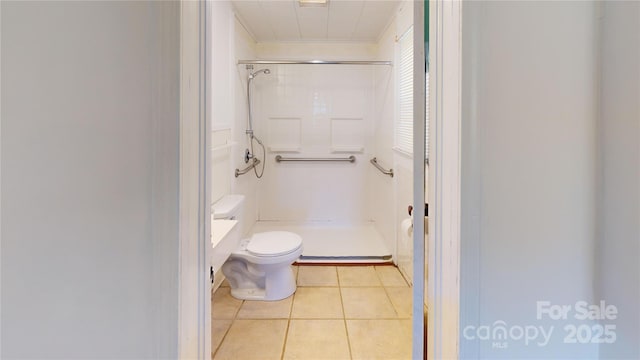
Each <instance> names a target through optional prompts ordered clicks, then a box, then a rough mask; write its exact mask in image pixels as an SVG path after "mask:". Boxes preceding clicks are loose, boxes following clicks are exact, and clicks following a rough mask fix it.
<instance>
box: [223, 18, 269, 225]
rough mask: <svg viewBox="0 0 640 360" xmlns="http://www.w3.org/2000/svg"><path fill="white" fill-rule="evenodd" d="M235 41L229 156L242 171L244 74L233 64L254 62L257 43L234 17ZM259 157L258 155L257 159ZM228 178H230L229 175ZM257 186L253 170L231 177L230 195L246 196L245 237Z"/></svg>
mask: <svg viewBox="0 0 640 360" xmlns="http://www.w3.org/2000/svg"><path fill="white" fill-rule="evenodd" d="M233 26H234V42H233V48H232V51H231V52H230V53H231V54H233V56H234V58H233V63H232V66H233V71H232V76H233V78H232V87H231V91H233V94H234V100H233V106H234V109H235V111H234V114H233V132H232V134H233V141H234V142H235V143H236V144H235V145H234V146H233V151H232V153H231V164H232V168H233V169H243V168H245V167H246V166H247V164H245V162H244V150H245V149H246V148H248V146H249V141H248V139H249V138H248V136H247V135H246V134H245V130H246V128H247V75H248V72H247V70H246V69H245V66H244V65H236V64H237V61H238V60H246V59H254V58H255V57H256V50H255V47H256V43H255V41H254V40H253V38H251V35H249V33H248V32H247V31H246V30H245V28H244V27H243V26H242V25H241V24H240V22H239V21H238V20H237V19H235V18H234V20H233ZM259 157H260V158H261V157H262V156H261V155H260V156H259ZM229 176H233V173H231V174H230V175H229ZM258 183H259V180H258V179H256V176H255V174H254V173H253V171H251V172H250V173H247V174H245V175H242V176H240V177H238V178H233V180H232V183H231V192H232V193H234V194H243V195H245V203H244V214H243V219H244V221H243V222H242V229H241V230H242V233H243V234H246V233H248V232H249V230H251V228H252V227H253V225H254V224H255V222H256V220H257V219H258Z"/></svg>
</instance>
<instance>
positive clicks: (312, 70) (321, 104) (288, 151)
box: [238, 61, 395, 263]
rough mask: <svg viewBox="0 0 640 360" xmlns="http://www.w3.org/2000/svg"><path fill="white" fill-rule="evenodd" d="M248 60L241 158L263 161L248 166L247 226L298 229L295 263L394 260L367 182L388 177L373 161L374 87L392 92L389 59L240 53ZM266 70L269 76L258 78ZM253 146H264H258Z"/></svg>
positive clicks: (376, 111) (379, 111) (392, 244)
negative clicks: (252, 191)
mask: <svg viewBox="0 0 640 360" xmlns="http://www.w3.org/2000/svg"><path fill="white" fill-rule="evenodd" d="M248 63H249V64H248ZM246 64H248V65H246ZM245 65H246V67H247V69H246V71H247V92H246V94H247V114H248V116H247V117H248V119H247V128H246V130H245V132H246V135H247V137H248V140H247V150H246V152H245V162H247V163H249V162H251V161H255V160H259V161H261V162H262V167H260V166H256V165H254V166H253V169H254V171H255V174H256V175H260V177H261V179H260V180H258V184H257V187H258V191H257V197H258V199H257V204H258V205H257V206H258V215H257V222H256V223H255V225H254V227H253V231H254V232H261V231H271V230H286V231H292V232H295V233H297V234H299V235H301V236H302V238H303V239H304V252H303V254H302V257H301V260H300V261H301V262H323V263H326V262H338V263H339V262H356V263H357V262H365V263H389V262H392V254H393V251H394V250H395V239H393V238H385V237H384V236H383V234H382V233H381V231H379V229H378V227H377V226H376V222H375V219H374V218H375V216H374V215H375V214H374V210H373V209H375V208H376V206H377V204H376V196H377V194H375V193H374V192H375V191H374V188H373V186H372V182H373V181H375V178H378V177H384V178H385V179H389V177H388V176H386V175H385V174H384V173H381V172H380V171H379V170H378V167H380V165H379V164H378V163H377V162H376V163H375V164H373V163H372V162H370V160H371V159H372V158H374V157H375V156H376V154H375V149H376V146H379V144H376V137H375V135H376V123H377V122H379V121H381V119H378V117H379V114H382V113H384V112H385V111H384V109H382V108H381V107H383V106H388V105H387V104H377V103H376V101H375V100H376V97H379V95H378V96H377V94H376V92H377V91H378V92H381V91H384V92H390V93H393V81H390V76H391V67H390V66H389V65H390V62H385V61H370V62H369V61H331V62H318V61H274V62H269V61H240V62H239V65H238V66H239V67H240V66H245ZM253 66H256V67H260V69H258V70H254V68H253ZM265 66H268V68H267V67H265ZM263 73H264V74H269V75H268V76H260V77H258V75H262V74H263ZM381 80H384V81H381ZM380 84H382V85H380ZM391 106H392V105H391ZM387 120H388V121H391V119H387ZM254 145H260V146H261V147H262V151H259V152H258V153H257V154H256V153H255V152H254V150H255V149H256V148H257V146H254ZM250 165H251V164H250ZM375 165H378V167H376V166H375ZM265 167H266V170H265ZM247 176H250V175H247Z"/></svg>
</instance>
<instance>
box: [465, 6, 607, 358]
mask: <svg viewBox="0 0 640 360" xmlns="http://www.w3.org/2000/svg"><path fill="white" fill-rule="evenodd" d="M596 15H597V13H596V3H591V2H560V3H554V2H471V3H465V4H464V6H463V14H462V19H463V25H462V31H463V32H462V39H463V48H462V58H463V62H462V74H463V84H462V88H463V103H462V110H463V118H462V121H463V123H462V128H463V137H462V144H463V145H462V159H463V162H462V226H463V227H462V239H461V241H462V243H461V251H462V254H461V256H462V257H461V264H462V266H463V268H462V274H461V282H462V283H461V308H462V313H461V318H460V330H461V333H460V337H461V339H460V349H461V358H467V357H470V356H474V357H475V356H478V357H480V358H509V359H515V358H568V357H571V358H581V359H586V358H594V357H597V351H598V350H597V345H590V344H585V345H582V344H581V345H575V344H564V343H563V340H564V336H565V335H566V332H565V330H563V326H564V325H567V324H575V325H581V324H587V325H591V324H590V323H589V322H585V321H577V320H575V319H574V318H572V317H570V318H568V319H567V320H557V321H553V320H549V319H548V318H547V317H544V318H543V319H541V320H538V319H537V318H536V302H537V301H542V300H546V301H550V302H551V303H552V304H557V305H573V304H575V303H576V301H580V300H584V301H587V302H589V303H593V302H594V300H596V299H595V296H594V290H595V289H594V285H593V278H594V272H595V268H594V259H595V253H594V249H595V243H596V239H595V226H596V220H597V219H596V183H595V174H596V161H595V159H596V119H597V116H598V107H597V102H598V91H597V80H598V67H597V66H598V63H597V50H598V46H597V37H598V36H597V26H596ZM499 320H502V321H505V322H506V324H507V327H511V326H514V325H519V326H527V325H533V326H544V327H545V328H548V327H549V326H554V327H555V332H554V334H553V336H552V337H551V341H550V342H549V344H547V345H546V346H537V345H535V344H529V345H528V346H526V345H524V341H522V340H520V341H516V340H510V341H508V345H507V346H508V347H507V348H506V349H500V348H497V347H494V346H493V342H492V341H490V340H488V341H473V340H468V339H466V338H465V337H464V334H463V329H465V327H466V326H468V325H475V326H479V325H489V326H492V325H493V324H494V322H495V321H499Z"/></svg>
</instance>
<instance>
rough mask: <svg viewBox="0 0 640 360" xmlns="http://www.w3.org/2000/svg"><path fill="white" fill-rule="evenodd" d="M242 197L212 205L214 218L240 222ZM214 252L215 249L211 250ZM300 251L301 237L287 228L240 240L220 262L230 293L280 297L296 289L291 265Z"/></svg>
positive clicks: (270, 298) (271, 298)
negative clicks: (286, 229)
mask: <svg viewBox="0 0 640 360" xmlns="http://www.w3.org/2000/svg"><path fill="white" fill-rule="evenodd" d="M243 203H244V196H242V195H227V196H224V197H223V198H222V199H220V200H219V201H218V202H216V203H215V204H214V205H213V206H212V213H213V216H214V219H235V220H238V221H239V222H241V223H242V220H243V219H242V216H241V213H242V205H243ZM214 251H215V250H214ZM301 254H302V238H301V237H300V236H299V235H297V234H294V233H292V232H288V231H268V232H263V233H256V234H253V235H252V236H251V237H249V238H246V239H243V240H240V241H239V244H238V245H237V246H235V247H234V249H233V250H231V252H230V254H229V256H228V258H227V260H226V261H225V262H224V264H223V265H222V273H223V274H224V276H225V277H226V278H227V280H228V281H229V286H230V287H231V295H232V296H233V297H235V298H237V299H241V300H266V301H275V300H282V299H284V298H287V297H289V296H291V295H292V294H293V293H294V292H295V291H296V280H295V276H294V274H293V269H292V268H291V264H293V263H294V262H295V261H296V260H297V259H298V258H299V257H300V255H301Z"/></svg>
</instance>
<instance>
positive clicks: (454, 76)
mask: <svg viewBox="0 0 640 360" xmlns="http://www.w3.org/2000/svg"><path fill="white" fill-rule="evenodd" d="M429 6H430V10H431V11H429V15H430V17H429V33H430V34H433V35H432V36H431V39H430V40H431V41H430V42H429V50H430V54H431V55H432V58H431V59H432V61H431V66H430V70H431V72H430V74H429V76H430V86H431V89H430V90H431V91H430V99H429V101H430V105H431V106H430V119H432V120H431V124H432V126H430V132H431V133H430V138H431V139H434V141H432V142H431V144H430V149H429V150H430V154H432V156H431V157H430V158H431V164H430V171H429V199H430V203H431V204H430V208H431V209H432V210H433V211H432V214H430V215H431V216H430V219H429V228H430V230H431V231H430V236H429V245H428V246H429V262H428V274H429V275H428V281H427V288H428V291H427V292H428V294H427V299H428V304H427V308H428V337H427V355H428V358H429V359H457V358H458V356H459V345H460V344H459V320H460V230H461V221H460V210H461V207H460V204H461V203H460V200H461V178H460V176H461V172H460V171H461V114H462V112H461V90H462V88H461V85H460V84H461V64H462V61H461V56H462V51H461V50H462V37H461V36H462V32H461V29H462V28H461V27H462V6H463V5H462V2H461V1H430V2H429Z"/></svg>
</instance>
